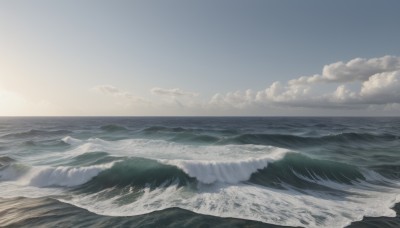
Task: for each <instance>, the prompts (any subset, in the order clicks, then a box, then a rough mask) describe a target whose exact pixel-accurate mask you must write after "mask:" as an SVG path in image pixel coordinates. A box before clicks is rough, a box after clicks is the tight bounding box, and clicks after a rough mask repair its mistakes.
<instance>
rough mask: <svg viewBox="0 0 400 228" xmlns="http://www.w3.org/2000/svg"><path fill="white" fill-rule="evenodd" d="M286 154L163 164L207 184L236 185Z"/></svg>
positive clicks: (277, 153)
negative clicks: (178, 169)
mask: <svg viewBox="0 0 400 228" xmlns="http://www.w3.org/2000/svg"><path fill="white" fill-rule="evenodd" d="M286 153H287V151H286V150H276V151H274V152H273V153H271V154H269V155H268V156H263V157H261V158H248V159H243V160H234V161H193V160H163V161H162V162H164V163H166V164H171V165H175V166H177V167H179V168H180V169H182V170H183V171H185V173H187V174H188V175H189V176H190V177H194V178H196V179H197V180H198V181H200V182H202V183H205V184H211V183H214V182H222V183H231V184H234V183H239V182H241V181H246V180H248V179H249V178H250V176H251V175H252V174H253V173H254V172H257V171H258V170H260V169H264V168H265V167H267V166H268V164H269V163H271V162H274V161H276V160H279V159H282V157H283V156H284V155H285V154H286Z"/></svg>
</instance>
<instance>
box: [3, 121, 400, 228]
mask: <svg viewBox="0 0 400 228" xmlns="http://www.w3.org/2000/svg"><path fill="white" fill-rule="evenodd" d="M399 148H400V118H279V117H270V118H266V117H265V118H263V117H253V118H250V117H221V118H212V117H207V118H206V117H204V118H194V117H193V118H189V117H160V118H156V117H152V118H150V117H148V118H146V117H126V118H125V117H119V118H113V117H108V118H104V117H102V118H100V117H99V118H96V117H86V118H77V117H75V118H72V117H71V118H61V117H53V118H44V117H43V118H6V117H3V118H0V192H1V196H0V197H1V199H0V224H1V225H4V226H15V227H20V226H25V227H29V226H74V227H76V226H78V227H79V226H81V227H87V226H104V227H108V226H132V227H154V226H159V227H164V226H165V227H168V226H169V227H196V226H197V227H202V226H203V227H207V226H208V227H214V226H224V227H231V226H237V227H240V226H250V227H268V226H271V227H273V226H294V227H297V226H301V227H321V226H323V227H344V226H348V225H350V224H351V226H356V227H370V226H371V227H373V226H374V225H377V224H381V223H382V224H386V225H389V226H392V227H396V226H397V225H399V224H400V223H399V222H398V217H396V216H397V215H396V212H395V210H393V206H395V204H396V203H397V202H399V201H400V188H399V187H400V181H399V180H400V176H399V175H400V159H399V158H400V149H399ZM396 219H397V220H396ZM356 221H361V222H358V223H354V222H356Z"/></svg>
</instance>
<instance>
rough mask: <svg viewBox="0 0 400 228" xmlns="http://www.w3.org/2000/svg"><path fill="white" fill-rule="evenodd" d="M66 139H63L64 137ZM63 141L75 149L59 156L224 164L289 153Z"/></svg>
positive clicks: (137, 142)
mask: <svg viewBox="0 0 400 228" xmlns="http://www.w3.org/2000/svg"><path fill="white" fill-rule="evenodd" d="M64 139H65V138H64ZM65 141H73V142H74V143H76V144H74V146H75V147H74V148H73V149H71V150H69V151H65V152H62V153H60V154H59V155H60V156H62V157H66V156H78V155H81V154H85V153H89V152H97V151H104V152H107V153H109V154H111V155H113V156H130V157H143V158H149V159H168V160H170V159H183V160H209V161H226V160H227V159H228V160H235V159H236V160H240V159H243V157H244V156H245V157H246V158H261V157H263V156H265V155H268V154H270V153H272V152H274V151H276V150H279V151H286V152H287V151H288V150H286V149H281V148H277V147H273V146H264V145H252V144H249V145H207V146H206V145H188V144H179V143H175V142H170V141H165V140H154V139H124V140H117V141H106V140H102V139H99V138H90V139H87V140H79V139H74V138H72V137H68V138H67V139H65Z"/></svg>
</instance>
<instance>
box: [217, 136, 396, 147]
mask: <svg viewBox="0 0 400 228" xmlns="http://www.w3.org/2000/svg"><path fill="white" fill-rule="evenodd" d="M399 138H400V136H397V135H392V134H377V135H375V134H368V133H341V134H336V135H326V136H321V137H304V136H297V135H285V134H242V135H239V136H236V137H233V138H229V139H226V140H224V141H222V143H236V144H256V145H272V146H279V147H286V148H294V147H308V146H318V145H324V144H335V145H336V144H340V143H374V142H385V141H395V140H398V139H399Z"/></svg>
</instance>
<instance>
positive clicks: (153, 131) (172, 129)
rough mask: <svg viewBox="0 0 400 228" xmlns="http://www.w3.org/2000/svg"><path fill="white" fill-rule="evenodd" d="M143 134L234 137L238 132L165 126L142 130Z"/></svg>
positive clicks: (233, 130)
mask: <svg viewBox="0 0 400 228" xmlns="http://www.w3.org/2000/svg"><path fill="white" fill-rule="evenodd" d="M142 132H143V133H145V134H156V133H210V132H211V133H218V134H222V135H235V134H238V133H239V131H237V130H235V129H213V128H210V129H203V128H183V127H165V126H151V127H147V128H145V129H143V130H142Z"/></svg>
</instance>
